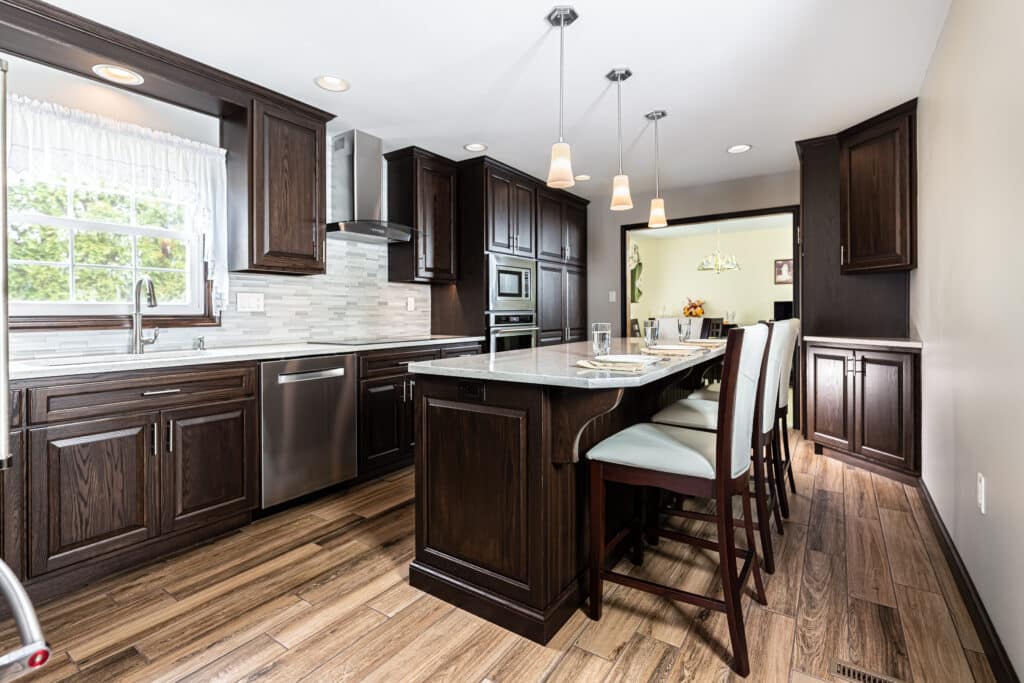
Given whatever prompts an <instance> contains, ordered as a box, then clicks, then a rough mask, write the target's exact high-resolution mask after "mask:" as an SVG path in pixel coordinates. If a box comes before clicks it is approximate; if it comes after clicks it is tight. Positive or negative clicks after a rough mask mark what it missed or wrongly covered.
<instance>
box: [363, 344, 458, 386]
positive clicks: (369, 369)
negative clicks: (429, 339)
mask: <svg viewBox="0 0 1024 683" xmlns="http://www.w3.org/2000/svg"><path fill="white" fill-rule="evenodd" d="M440 356H441V351H440V349H402V350H399V351H393V350H388V351H378V352H371V353H363V354H360V355H359V376H360V377H361V378H364V379H365V378H368V377H386V376H388V375H397V374H403V373H404V372H405V367H406V366H407V365H409V363H416V362H419V361H424V360H435V359H437V358H440Z"/></svg>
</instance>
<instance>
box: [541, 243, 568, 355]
mask: <svg viewBox="0 0 1024 683" xmlns="http://www.w3.org/2000/svg"><path fill="white" fill-rule="evenodd" d="M537 326H538V327H540V330H539V331H538V333H537V339H538V344H539V345H540V346H547V345H551V344H561V343H562V342H564V341H565V269H564V266H562V265H559V264H557V263H545V262H544V261H538V262H537Z"/></svg>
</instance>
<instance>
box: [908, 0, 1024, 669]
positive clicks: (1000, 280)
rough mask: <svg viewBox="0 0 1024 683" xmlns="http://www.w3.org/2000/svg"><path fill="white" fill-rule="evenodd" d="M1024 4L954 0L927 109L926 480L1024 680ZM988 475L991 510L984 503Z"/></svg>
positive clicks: (915, 301) (922, 146)
mask: <svg viewBox="0 0 1024 683" xmlns="http://www.w3.org/2000/svg"><path fill="white" fill-rule="evenodd" d="M1022 64H1024V2H1021V0H954V2H953V4H952V6H951V8H950V12H949V16H948V17H947V19H946V24H945V27H944V29H943V32H942V36H941V38H940V40H939V43H938V46H937V47H936V50H935V54H934V56H933V58H932V62H931V65H930V66H929V69H928V74H927V76H926V78H925V82H924V86H923V88H922V91H921V96H920V101H919V109H918V112H919V113H918V121H919V125H918V138H917V139H918V165H919V176H918V211H919V220H918V237H919V245H920V247H919V257H918V261H919V266H918V268H917V270H916V271H914V272H913V274H912V276H911V323H912V326H913V327H914V328H916V331H917V334H918V335H919V336H920V337H921V339H922V340H923V342H924V353H923V357H922V365H923V369H922V379H923V383H924V387H923V389H924V391H923V416H922V418H923V435H922V437H923V444H922V445H923V471H924V481H925V483H926V484H927V486H928V489H929V491H931V494H932V496H933V497H934V498H935V502H936V504H937V505H938V508H939V512H940V513H941V515H942V518H943V520H944V521H945V524H946V527H947V528H948V529H949V531H950V533H951V534H952V535H953V538H954V540H955V542H956V545H957V548H958V550H959V551H960V555H961V556H962V557H963V560H964V563H965V564H966V566H967V569H968V571H969V572H970V574H971V578H972V579H973V580H974V583H975V585H976V586H977V588H978V592H979V593H980V594H981V597H982V600H983V601H984V603H985V608H986V609H987V610H988V613H989V615H991V617H992V621H993V622H994V623H995V626H996V629H997V630H998V632H999V635H1000V638H1001V639H1002V642H1003V645H1004V646H1005V647H1006V649H1007V651H1008V652H1009V655H1010V658H1011V659H1012V660H1013V662H1014V666H1015V668H1016V669H1017V671H1022V670H1024V618H1022V616H1021V615H1024V592H1022V591H1021V590H1020V580H1021V576H1022V574H1024V544H1021V542H1020V539H1021V534H1022V530H1024V496H1022V495H1021V493H1020V485H1021V482H1024V448H1022V446H1021V441H1020V426H1019V423H1020V420H1021V416H1022V412H1024V398H1022V393H1021V392H1022V387H1024V357H1022V355H1021V334H1022V332H1024V305H1022V304H1024V298H1022V297H1024V295H1022V293H1024V268H1022V267H1021V254H1022V253H1024V230H1022V229H1021V216H1022V214H1024V204H1022V202H1021V190H1022V189H1024V143H1022V142H1021V137H1020V127H1021V123H1022V122H1024V89H1022V88H1021V81H1020V70H1021V65H1022ZM978 472H982V473H983V474H984V475H985V478H986V483H987V488H988V495H987V501H988V511H987V514H986V515H982V514H981V513H980V512H979V511H978V509H977V507H976V504H975V500H976V497H975V491H976V474H977V473H978Z"/></svg>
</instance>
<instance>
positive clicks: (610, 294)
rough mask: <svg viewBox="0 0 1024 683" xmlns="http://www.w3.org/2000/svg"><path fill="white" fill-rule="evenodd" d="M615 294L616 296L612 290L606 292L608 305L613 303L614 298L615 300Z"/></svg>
mask: <svg viewBox="0 0 1024 683" xmlns="http://www.w3.org/2000/svg"><path fill="white" fill-rule="evenodd" d="M617 294H618V292H616V291H615V290H614V289H609V290H608V303H610V304H613V303H615V298H616V295H617Z"/></svg>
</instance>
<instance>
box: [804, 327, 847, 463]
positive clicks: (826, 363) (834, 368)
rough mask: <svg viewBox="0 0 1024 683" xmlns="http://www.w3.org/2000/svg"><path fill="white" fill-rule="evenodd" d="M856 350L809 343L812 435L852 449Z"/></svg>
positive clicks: (808, 393)
mask: <svg viewBox="0 0 1024 683" xmlns="http://www.w3.org/2000/svg"><path fill="white" fill-rule="evenodd" d="M853 357H854V354H853V351H850V350H847V349H832V348H826V347H817V346H809V347H808V350H807V412H808V415H807V418H808V425H809V432H810V434H811V438H812V439H813V440H814V441H815V442H817V443H820V444H823V445H826V446H833V447H835V448H840V449H843V450H850V449H851V447H852V445H853V407H854V397H853V389H854V387H853V381H852V379H851V374H852V373H851V372H850V370H852V363H853Z"/></svg>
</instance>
